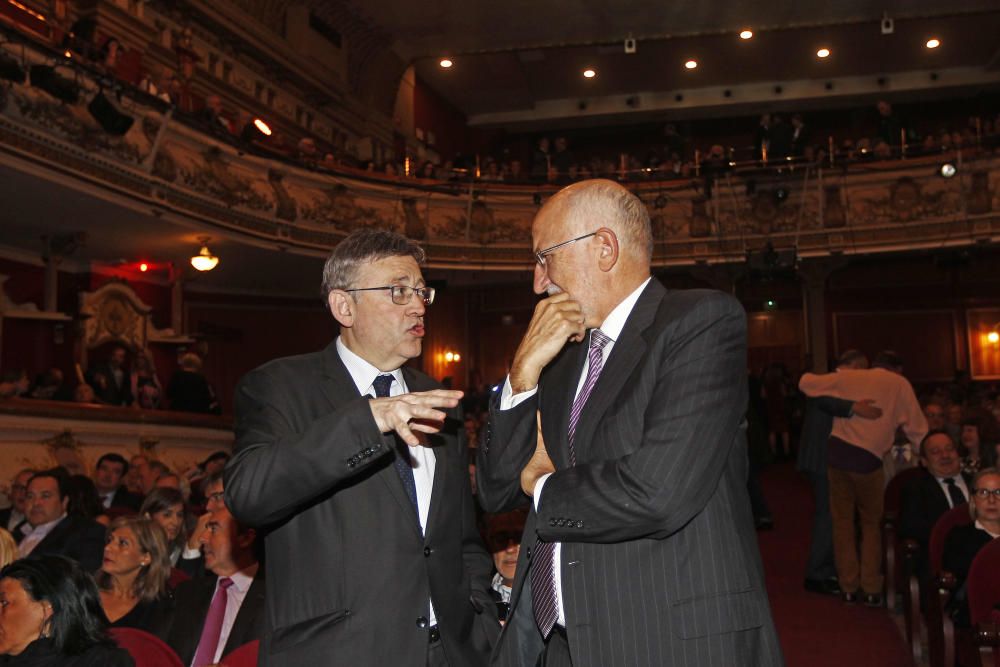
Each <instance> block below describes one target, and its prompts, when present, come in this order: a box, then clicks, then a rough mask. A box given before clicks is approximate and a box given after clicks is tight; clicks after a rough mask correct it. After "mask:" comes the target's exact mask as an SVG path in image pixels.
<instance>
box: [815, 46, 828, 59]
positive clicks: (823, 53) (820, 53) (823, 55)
mask: <svg viewBox="0 0 1000 667" xmlns="http://www.w3.org/2000/svg"><path fill="white" fill-rule="evenodd" d="M829 56H830V49H827V48H823V49H820V50H819V51H817V52H816V57H817V58H828V57H829Z"/></svg>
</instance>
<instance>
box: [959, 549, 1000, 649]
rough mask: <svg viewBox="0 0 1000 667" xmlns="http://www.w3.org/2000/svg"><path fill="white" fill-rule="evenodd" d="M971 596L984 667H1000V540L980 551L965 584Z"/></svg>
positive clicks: (974, 624)
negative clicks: (999, 608) (999, 617)
mask: <svg viewBox="0 0 1000 667" xmlns="http://www.w3.org/2000/svg"><path fill="white" fill-rule="evenodd" d="M966 585H967V587H968V595H969V619H970V620H971V621H972V627H973V628H976V630H977V631H976V635H977V640H978V641H979V643H980V647H981V648H980V659H981V661H982V664H983V665H997V666H998V667H1000V638H998V631H997V628H998V625H997V605H1000V538H998V539H995V540H993V541H992V542H990V543H989V544H987V545H986V546H985V547H983V548H982V549H980V550H979V553H978V554H976V558H975V560H973V561H972V567H970V568H969V578H968V580H967V582H966Z"/></svg>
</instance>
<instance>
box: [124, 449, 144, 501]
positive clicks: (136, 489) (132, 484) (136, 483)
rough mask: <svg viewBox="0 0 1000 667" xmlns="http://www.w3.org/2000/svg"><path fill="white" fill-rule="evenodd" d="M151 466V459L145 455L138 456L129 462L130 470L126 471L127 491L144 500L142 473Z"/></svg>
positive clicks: (125, 482)
mask: <svg viewBox="0 0 1000 667" xmlns="http://www.w3.org/2000/svg"><path fill="white" fill-rule="evenodd" d="M148 465H149V457H148V456H145V455H143V454H136V455H135V456H133V457H132V458H131V459H129V462H128V469H127V470H126V471H125V479H124V484H125V489H126V490H127V491H128V492H129V493H132V494H135V495H137V496H139V498H142V497H143V496H144V495H145V494H144V493H143V492H142V471H143V468H144V467H145V466H148Z"/></svg>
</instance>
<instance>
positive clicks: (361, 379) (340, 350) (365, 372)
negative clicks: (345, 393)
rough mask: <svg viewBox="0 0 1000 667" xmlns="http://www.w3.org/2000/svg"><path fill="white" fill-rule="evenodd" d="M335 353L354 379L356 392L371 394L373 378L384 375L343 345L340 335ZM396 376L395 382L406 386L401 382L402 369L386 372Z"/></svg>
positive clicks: (365, 394)
mask: <svg viewBox="0 0 1000 667" xmlns="http://www.w3.org/2000/svg"><path fill="white" fill-rule="evenodd" d="M337 354H339V355H340V360H341V361H343V362H344V366H346V367H347V372H348V373H350V374H351V379H352V380H354V384H355V385H356V386H357V387H358V393H359V394H361V395H362V396H367V395H369V394H373V393H374V391H373V390H372V383H373V382H375V378H377V377H378V376H379V375H386V373H383V372H382V371H380V370H379V369H378V368H376V367H375V366H372V365H371V364H370V363H368V362H367V361H365V360H364V359H362V358H361V357H359V356H358V355H357V354H355V353H354V352H352V351H351V350H349V349H348V347H347V346H346V345H344V340H343V338H341V337H340V336H337ZM388 375H392V376H393V377H394V378H396V382H398V383H399V386H400V387H403V388H404V389H405V388H406V384H405V383H404V382H403V371H402V370H401V369H399V368H397V369H396V370H394V371H392V372H391V373H388Z"/></svg>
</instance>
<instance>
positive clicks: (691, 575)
mask: <svg viewBox="0 0 1000 667" xmlns="http://www.w3.org/2000/svg"><path fill="white" fill-rule="evenodd" d="M532 241H533V247H534V250H535V253H536V254H535V257H536V260H537V265H536V267H535V277H534V290H535V292H536V293H538V294H547V295H548V296H547V298H545V299H543V300H542V301H541V302H540V303H539V305H538V306H537V307H536V309H535V313H534V316H533V318H532V321H531V323H530V324H529V325H528V331H527V333H526V334H525V337H524V339H523V340H522V342H521V344H520V346H519V347H518V350H517V352H516V354H515V357H514V361H513V364H512V367H511V371H510V375H509V376H508V378H507V381H506V382H505V385H504V387H503V389H502V390H501V391H500V392H498V393H497V395H496V396H495V397H494V401H493V402H492V404H491V415H490V423H489V425H488V428H487V433H486V437H485V439H484V442H483V446H482V447H481V448H480V450H479V455H478V456H479V460H478V464H479V465H478V473H477V474H478V488H479V498H480V501H481V502H482V504H483V506H484V508H485V509H486V510H487V511H491V512H498V511H503V510H506V509H510V508H511V507H513V506H515V505H516V504H517V503H519V502H523V498H524V494H527V495H529V496H532V498H533V511H532V512H531V513H530V515H529V518H528V522H527V525H526V527H525V534H524V539H523V541H522V548H521V556H520V562H519V563H518V568H517V576H516V580H515V582H514V589H513V597H512V605H511V616H510V619H509V621H508V623H507V626H506V627H505V628H504V631H503V633H502V635H501V638H500V641H499V643H498V645H497V648H496V650H495V651H494V655H493V660H492V663H493V664H494V665H502V666H504V667H533V666H534V665H536V664H541V665H544V666H546V667H563V666H572V667H619V666H620V667H642V666H648V667H654V666H655V667H659V666H664V665H671V666H673V667H677V666H680V665H690V666H691V667H707V666H711V665H720V666H723V665H724V666H726V667H732V666H739V665H748V666H749V665H754V666H768V667H770V666H776V665H781V664H783V659H782V655H781V649H780V647H779V645H778V638H777V635H776V633H775V629H774V625H773V622H772V620H771V614H770V609H769V607H768V602H767V595H766V593H765V591H764V582H763V572H762V567H761V562H760V555H759V551H758V547H757V541H756V535H755V531H754V528H753V520H752V518H751V515H750V509H749V508H750V502H749V498H748V497H747V491H746V480H747V448H746V439H745V433H744V422H743V414H744V411H745V408H746V402H747V388H746V378H745V368H746V317H745V314H744V312H743V309H742V308H741V306H740V304H739V303H738V302H737V301H736V300H735V299H733V298H732V297H729V296H727V295H725V294H722V293H720V292H714V291H709V290H686V291H668V290H666V289H665V288H664V287H663V286H662V285H661V284H660V283H659V282H658V281H657V280H656V279H654V278H651V277H650V270H649V269H650V259H651V254H652V236H651V232H650V224H649V214H648V212H647V211H646V209H645V207H644V206H643V204H642V202H641V201H640V200H639V199H638V198H636V197H635V196H634V195H632V194H631V193H629V192H628V191H627V190H625V189H624V188H622V187H621V186H620V185H618V184H616V183H614V182H612V181H603V180H597V181H584V182H581V183H577V184H574V185H571V186H569V187H567V188H564V189H563V190H561V191H560V192H559V193H557V194H556V195H555V196H553V198H552V199H551V200H550V201H549V202H547V203H546V205H545V206H544V207H543V208H542V209H541V210H540V211H539V213H538V215H537V217H536V218H535V221H534V224H533V228H532ZM539 658H540V662H539Z"/></svg>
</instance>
